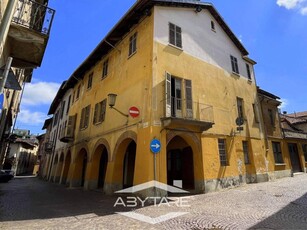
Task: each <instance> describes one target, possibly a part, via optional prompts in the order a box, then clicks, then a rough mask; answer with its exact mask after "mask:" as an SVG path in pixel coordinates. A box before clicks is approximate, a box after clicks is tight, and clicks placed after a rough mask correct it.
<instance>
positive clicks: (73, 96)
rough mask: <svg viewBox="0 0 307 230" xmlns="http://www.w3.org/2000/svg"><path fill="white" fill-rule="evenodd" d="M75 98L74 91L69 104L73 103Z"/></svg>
mask: <svg viewBox="0 0 307 230" xmlns="http://www.w3.org/2000/svg"><path fill="white" fill-rule="evenodd" d="M75 96H76V92H75V91H74V92H73V94H72V101H71V104H73V103H74V101H75Z"/></svg>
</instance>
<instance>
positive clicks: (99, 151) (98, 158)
mask: <svg viewBox="0 0 307 230" xmlns="http://www.w3.org/2000/svg"><path fill="white" fill-rule="evenodd" d="M108 161H109V157H108V150H107V148H106V147H105V146H104V145H103V144H100V145H99V146H98V147H97V148H96V150H95V153H94V155H93V159H92V170H91V175H92V176H91V178H92V180H93V181H92V182H90V185H89V186H90V188H93V189H95V188H98V189H103V187H104V184H105V178H106V173H107V166H108Z"/></svg>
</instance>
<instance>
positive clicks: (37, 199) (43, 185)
mask: <svg viewBox="0 0 307 230" xmlns="http://www.w3.org/2000/svg"><path fill="white" fill-rule="evenodd" d="M306 193H307V175H306V174H301V175H295V177H292V178H283V179H279V180H276V181H272V182H267V183H260V184H249V185H245V186H242V187H239V188H234V189H229V190H225V191H221V192H215V193H209V194H203V195H195V196H190V197H188V198H186V199H187V200H188V205H189V206H190V207H177V206H176V205H174V204H172V205H170V206H169V205H161V206H160V207H157V206H154V205H151V206H147V207H143V208H138V209H135V210H133V211H134V212H135V213H139V214H142V215H145V216H148V217H151V218H153V219H154V218H157V217H160V216H162V215H166V214H168V213H170V212H187V213H186V214H185V215H182V216H180V217H177V218H173V219H170V220H168V221H164V222H161V223H157V224H154V225H153V224H149V223H145V222H142V221H138V220H135V219H131V218H129V217H126V216H123V215H119V214H117V213H116V212H127V211H131V210H129V209H128V208H124V207H121V208H114V207H113V206H114V204H115V202H116V200H117V196H106V195H103V194H102V193H101V192H99V191H83V190H82V189H69V188H66V187H64V186H62V185H57V184H52V183H49V182H45V181H42V180H39V179H37V178H24V179H14V180H12V181H10V182H9V183H2V184H0V221H1V223H0V229H112V230H115V229H172V230H174V229H176V230H177V229H194V230H196V229H307V194H306Z"/></svg>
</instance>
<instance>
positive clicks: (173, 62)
mask: <svg viewBox="0 0 307 230" xmlns="http://www.w3.org/2000/svg"><path fill="white" fill-rule="evenodd" d="M153 60H154V68H153V71H154V79H153V82H154V83H153V113H152V115H153V119H152V123H154V122H155V121H159V119H160V118H161V117H163V116H164V111H165V110H164V99H165V89H164V88H165V84H164V81H165V71H167V72H169V73H171V74H172V75H174V76H176V77H179V78H183V79H190V80H192V93H193V101H194V102H199V103H203V104H206V105H210V106H212V107H213V114H214V123H215V124H214V125H213V127H212V128H211V129H209V130H208V131H205V132H204V133H203V135H202V138H201V142H202V156H203V167H204V170H203V172H202V173H204V177H205V179H216V178H221V177H233V176H238V175H239V174H241V175H245V174H246V173H247V174H256V173H266V172H267V168H266V164H265V156H264V153H265V147H264V139H263V133H262V132H261V129H260V128H259V126H260V123H257V122H255V118H254V112H253V106H252V105H253V104H257V103H258V102H257V94H256V85H255V82H251V81H248V80H247V79H246V78H243V77H242V76H241V77H238V76H236V75H233V74H229V73H228V72H225V71H224V70H223V69H220V68H218V67H216V66H213V65H210V64H208V63H205V62H203V61H201V60H199V59H196V58H194V57H192V56H189V55H187V54H186V53H184V52H183V51H181V50H179V49H177V48H174V47H171V46H165V45H162V44H159V43H155V46H154V58H153ZM237 97H240V98H243V100H244V110H245V118H246V121H245V124H244V125H243V128H244V130H243V131H242V132H240V133H238V132H237V131H236V128H237V126H236V123H235V120H236V118H237V117H238V114H237V101H236V98H237ZM155 103H156V104H157V106H155ZM155 109H156V110H155ZM185 128H188V127H185ZM234 132H235V134H234ZM218 138H226V139H227V149H228V159H229V166H226V167H221V166H220V159H219V152H218V143H217V140H218ZM243 140H247V141H249V145H250V160H251V162H252V164H251V165H245V164H244V156H243V150H242V141H243ZM255 166H256V167H257V170H256V169H255Z"/></svg>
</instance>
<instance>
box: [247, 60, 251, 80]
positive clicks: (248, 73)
mask: <svg viewBox="0 0 307 230" xmlns="http://www.w3.org/2000/svg"><path fill="white" fill-rule="evenodd" d="M246 71H247V78H248V80H252V75H251V70H250V67H249V64H247V63H246Z"/></svg>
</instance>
